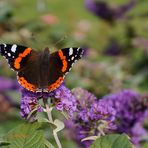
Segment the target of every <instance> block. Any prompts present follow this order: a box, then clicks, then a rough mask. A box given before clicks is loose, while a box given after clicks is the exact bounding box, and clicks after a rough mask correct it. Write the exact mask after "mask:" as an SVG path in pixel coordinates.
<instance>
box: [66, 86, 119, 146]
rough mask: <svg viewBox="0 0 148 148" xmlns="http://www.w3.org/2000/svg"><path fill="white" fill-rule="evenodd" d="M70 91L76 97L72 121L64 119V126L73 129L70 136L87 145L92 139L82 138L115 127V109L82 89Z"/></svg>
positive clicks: (101, 133)
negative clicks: (74, 113)
mask: <svg viewBox="0 0 148 148" xmlns="http://www.w3.org/2000/svg"><path fill="white" fill-rule="evenodd" d="M72 92H73V94H74V96H75V97H76V99H77V104H78V105H77V112H76V116H74V117H73V120H72V121H69V122H68V121H66V126H67V127H68V128H69V129H70V130H72V131H73V135H71V136H72V138H73V139H74V140H75V141H77V143H78V144H80V145H83V146H84V147H89V146H90V144H91V143H92V141H84V142H81V140H82V139H83V138H86V137H89V136H98V135H103V134H105V133H110V132H111V131H114V130H115V129H116V125H115V124H114V121H115V115H116V111H115V110H114V108H112V107H111V106H108V105H107V104H105V103H104V102H102V101H98V100H97V99H96V97H95V96H94V95H93V94H91V93H89V92H88V91H86V90H84V89H81V88H76V89H73V91H72ZM74 133H75V134H74Z"/></svg>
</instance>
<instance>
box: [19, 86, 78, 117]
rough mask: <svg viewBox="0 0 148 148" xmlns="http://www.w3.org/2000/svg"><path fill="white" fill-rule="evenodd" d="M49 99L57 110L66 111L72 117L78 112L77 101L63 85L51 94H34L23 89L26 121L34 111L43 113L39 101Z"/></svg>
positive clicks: (22, 110) (22, 104) (23, 108)
mask: <svg viewBox="0 0 148 148" xmlns="http://www.w3.org/2000/svg"><path fill="white" fill-rule="evenodd" d="M48 97H50V98H51V102H52V103H53V105H54V106H55V108H56V109H57V110H59V111H66V112H67V113H68V115H69V116H70V117H72V115H73V112H74V111H76V100H75V98H74V96H73V95H72V94H71V91H70V90H69V89H68V88H66V87H65V85H64V84H62V85H61V86H60V87H59V88H57V89H56V90H54V91H52V92H50V93H46V92H39V93H34V92H30V91H28V90H26V89H22V101H21V115H22V117H23V118H25V119H26V118H27V117H28V115H29V114H30V113H31V112H32V111H33V110H34V109H36V111H42V107H41V105H40V104H39V99H41V98H43V99H48ZM34 117H35V115H34Z"/></svg>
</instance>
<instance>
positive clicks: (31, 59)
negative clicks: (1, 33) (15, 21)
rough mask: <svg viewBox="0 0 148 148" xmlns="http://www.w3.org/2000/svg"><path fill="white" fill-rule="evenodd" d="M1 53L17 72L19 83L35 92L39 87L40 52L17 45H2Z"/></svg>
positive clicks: (0, 45)
mask: <svg viewBox="0 0 148 148" xmlns="http://www.w3.org/2000/svg"><path fill="white" fill-rule="evenodd" d="M0 53H1V55H2V56H4V57H5V58H6V60H7V61H8V64H9V66H10V68H12V69H13V70H15V71H17V79H18V82H19V83H20V84H21V85H22V86H23V87H24V88H26V89H28V90H30V91H35V90H36V88H37V85H38V84H37V79H38V75H36V71H37V72H38V71H39V64H38V52H36V51H34V50H32V49H31V48H28V47H25V46H20V45H16V44H0Z"/></svg>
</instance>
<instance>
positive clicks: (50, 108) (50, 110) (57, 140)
mask: <svg viewBox="0 0 148 148" xmlns="http://www.w3.org/2000/svg"><path fill="white" fill-rule="evenodd" d="M43 102H44V105H45V107H46V111H47V116H48V120H49V122H50V123H52V124H54V121H53V118H52V107H49V105H48V101H47V99H44V98H43ZM53 136H54V139H55V141H56V144H57V146H58V148H62V145H61V142H60V140H59V137H58V135H57V132H54V130H53Z"/></svg>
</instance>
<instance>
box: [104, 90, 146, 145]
mask: <svg viewBox="0 0 148 148" xmlns="http://www.w3.org/2000/svg"><path fill="white" fill-rule="evenodd" d="M102 100H103V101H104V102H106V104H108V105H109V106H113V107H114V108H115V109H116V112H117V114H116V118H117V121H118V125H117V131H118V132H120V133H123V132H124V133H127V134H128V135H129V136H130V137H131V138H132V141H133V143H134V144H136V145H137V144H138V143H139V142H140V140H141V138H142V136H143V133H146V131H145V129H144V128H143V127H142V124H143V122H144V119H145V118H146V117H147V115H148V114H147V113H148V110H147V105H145V104H144V99H142V96H141V95H140V94H138V93H137V92H135V91H133V90H123V91H121V92H119V93H117V94H111V95H107V96H105V97H103V98H102ZM137 127H138V128H137ZM135 139H136V140H135Z"/></svg>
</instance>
